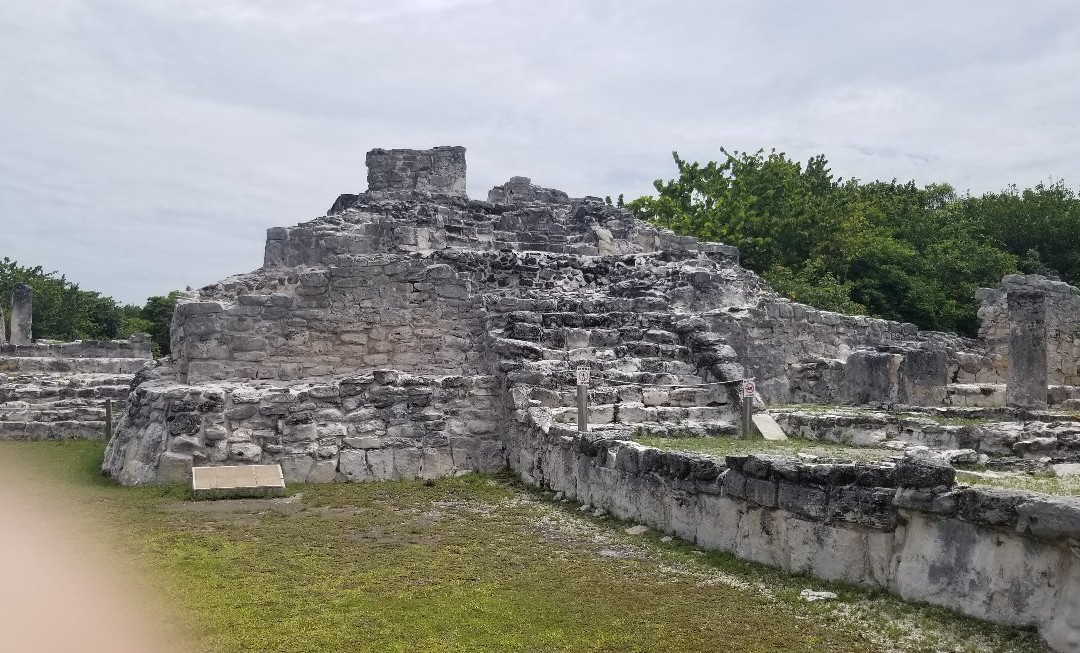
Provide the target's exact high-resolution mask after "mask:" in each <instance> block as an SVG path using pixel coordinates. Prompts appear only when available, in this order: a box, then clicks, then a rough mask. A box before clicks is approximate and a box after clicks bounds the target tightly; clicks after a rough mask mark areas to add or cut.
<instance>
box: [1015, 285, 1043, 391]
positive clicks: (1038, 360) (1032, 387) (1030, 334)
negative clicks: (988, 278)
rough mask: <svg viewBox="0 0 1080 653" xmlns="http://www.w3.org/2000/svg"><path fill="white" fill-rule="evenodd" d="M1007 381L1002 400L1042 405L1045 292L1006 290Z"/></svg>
mask: <svg viewBox="0 0 1080 653" xmlns="http://www.w3.org/2000/svg"><path fill="white" fill-rule="evenodd" d="M1006 302H1007V303H1008V306H1009V382H1008V386H1007V388H1006V393H1005V403H1006V404H1007V405H1009V406H1013V407H1016V408H1028V409H1034V408H1046V395H1047V386H1046V363H1047V361H1046V294H1045V293H1041V292H1024V291H1020V290H1010V291H1009V292H1008V293H1007V296H1006Z"/></svg>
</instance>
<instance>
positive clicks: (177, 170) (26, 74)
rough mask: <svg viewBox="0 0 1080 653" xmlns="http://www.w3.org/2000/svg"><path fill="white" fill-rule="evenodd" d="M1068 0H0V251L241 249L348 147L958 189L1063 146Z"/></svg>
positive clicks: (1070, 71)
mask: <svg viewBox="0 0 1080 653" xmlns="http://www.w3.org/2000/svg"><path fill="white" fill-rule="evenodd" d="M1078 8H1080V4H1078V3H1075V2H1072V1H1069V0H1062V1H1059V2H1052V1H1048V2H1029V3H1019V2H1004V1H990V0H982V1H978V2H943V1H941V0H936V1H933V2H913V1H911V0H908V1H906V2H889V3H879V2H866V1H865V0H858V1H851V2H827V1H821V2H802V1H790V2H749V1H744V2H738V3H736V2H718V1H710V0H701V1H696V2H690V1H687V2H674V1H667V2H660V1H655V2H649V1H640V0H614V1H610V2H608V1H596V0H589V1H585V0H576V1H557V2H544V1H541V0H522V1H520V2H517V1H506V2H503V1H498V0H490V1H489V0H406V1H403V2H390V1H389V0H368V1H348V0H291V1H290V2H281V1H280V0H187V1H184V2H181V1H180V0H175V1H167V0H0V256H8V257H11V258H14V259H16V260H18V261H19V262H20V263H23V264H33V265H42V266H44V267H45V268H48V269H51V270H58V271H60V272H62V273H65V274H67V275H68V277H69V278H70V279H72V280H75V281H78V282H79V283H80V284H81V285H82V287H83V288H86V289H94V290H100V291H102V292H103V293H105V294H109V295H113V296H115V297H116V298H118V299H120V300H122V301H126V302H135V303H140V304H141V303H142V302H143V301H144V300H145V298H146V297H147V296H148V295H153V294H164V293H166V292H168V291H169V290H171V289H174V288H183V287H184V286H187V285H191V286H195V287H198V286H201V285H205V284H207V283H210V282H213V281H215V280H217V279H220V278H223V277H225V276H228V275H230V274H234V273H239V272H246V271H249V270H252V269H255V268H257V267H258V266H259V265H261V263H262V247H263V241H264V237H265V230H266V228H267V227H271V226H281V225H290V224H296V223H298V222H301V221H305V220H308V219H311V218H313V217H316V216H318V215H321V214H323V213H324V212H325V211H326V209H327V208H328V207H329V206H330V204H331V203H332V202H333V200H334V198H335V197H336V196H337V195H338V194H339V193H343V192H359V191H362V190H364V188H365V185H366V181H365V180H366V171H365V168H364V154H365V152H366V151H367V150H369V149H371V148H373V147H417V148H426V147H430V146H433V145H464V146H465V147H466V148H468V162H469V173H468V186H469V194H470V196H472V197H478V198H483V197H486V194H487V190H488V189H489V188H490V187H491V186H493V185H495V184H497V183H501V182H503V181H505V180H506V179H508V178H509V177H510V176H512V175H515V174H521V175H526V176H530V177H532V178H533V180H534V182H536V183H540V184H542V185H545V186H551V187H556V188H561V189H563V190H566V191H567V192H569V193H570V194H571V195H573V196H581V195H600V196H603V195H612V196H614V195H618V194H619V193H624V194H625V195H626V196H627V197H635V196H637V195H640V194H643V193H646V192H649V191H650V190H651V182H652V180H653V179H655V178H657V177H664V178H668V177H670V176H672V175H673V172H674V165H673V163H672V161H671V154H670V153H671V151H672V150H678V151H679V152H680V154H681V155H683V156H684V157H686V158H690V159H697V160H708V159H715V158H716V157H717V156H718V155H719V152H718V150H719V148H720V147H721V146H724V147H727V148H728V149H740V150H756V149H758V148H766V149H769V148H773V147H775V148H777V149H778V150H782V151H785V152H787V153H788V154H789V155H791V156H793V157H795V158H798V159H801V160H805V159H806V158H808V157H810V156H812V155H815V154H819V153H823V154H825V155H826V156H827V157H828V159H829V161H830V163H831V165H832V169H833V171H834V173H835V174H836V175H838V176H843V177H857V178H860V179H864V180H869V179H875V178H881V179H892V178H898V179H901V180H908V179H915V180H916V181H917V182H919V183H920V184H924V183H930V182H935V181H947V182H949V183H952V184H953V185H954V186H956V187H957V189H958V190H961V191H963V190H968V189H970V190H971V191H972V192H973V193H981V192H984V191H989V190H1000V189H1001V188H1003V187H1004V186H1005V185H1007V184H1010V183H1016V184H1018V185H1020V186H1030V185H1034V184H1036V183H1038V182H1040V181H1045V180H1049V179H1058V178H1064V179H1065V180H1066V182H1067V183H1068V184H1069V185H1070V186H1072V187H1073V188H1076V187H1077V181H1078V176H1077V172H1078V171H1077V169H1076V164H1077V162H1078V160H1080V82H1078V81H1077V74H1078V73H1080V15H1078V14H1080V9H1078Z"/></svg>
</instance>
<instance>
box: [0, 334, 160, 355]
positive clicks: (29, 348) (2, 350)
mask: <svg viewBox="0 0 1080 653" xmlns="http://www.w3.org/2000/svg"><path fill="white" fill-rule="evenodd" d="M5 357H12V358H142V359H149V358H150V357H151V355H150V336H148V335H146V334H145V333H136V334H134V335H132V336H131V337H130V338H129V339H127V340H76V341H74V342H36V343H33V344H29V345H11V344H8V345H0V358H5Z"/></svg>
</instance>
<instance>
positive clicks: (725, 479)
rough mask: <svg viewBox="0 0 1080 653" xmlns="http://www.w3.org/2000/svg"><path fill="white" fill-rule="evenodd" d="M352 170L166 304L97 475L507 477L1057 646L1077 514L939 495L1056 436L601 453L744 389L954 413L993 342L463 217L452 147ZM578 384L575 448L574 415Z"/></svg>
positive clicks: (536, 225) (565, 225)
mask: <svg viewBox="0 0 1080 653" xmlns="http://www.w3.org/2000/svg"><path fill="white" fill-rule="evenodd" d="M368 161H369V190H368V192H366V193H361V194H355V195H353V194H346V195H342V196H341V197H339V198H338V199H337V201H336V202H335V203H334V205H333V207H332V208H331V211H330V212H329V214H328V215H326V216H324V217H320V218H317V219H315V220H312V221H310V222H306V223H303V224H300V225H297V226H295V227H285V228H272V229H270V230H268V232H267V241H266V248H265V254H264V265H263V267H262V268H260V269H259V270H256V271H254V272H251V273H248V274H242V275H237V276H234V277H230V278H228V279H225V280H223V281H221V282H218V283H216V284H212V285H210V286H207V287H205V288H202V289H200V290H199V291H195V292H192V293H189V294H188V295H186V296H185V297H183V298H182V299H181V301H180V302H179V304H178V307H177V310H176V314H175V316H174V320H173V325H172V350H173V352H174V353H173V355H174V358H173V360H171V361H168V362H167V364H165V365H161V366H158V367H154V368H148V369H146V370H143V371H142V372H140V374H139V376H138V378H137V379H136V380H135V383H134V384H133V388H132V393H131V395H130V397H131V401H130V404H129V406H128V409H127V411H126V413H125V414H124V416H123V418H122V422H121V424H120V426H119V428H118V429H117V431H116V434H115V436H114V437H113V438H112V439H111V440H110V442H109V445H108V448H107V451H106V457H105V462H104V469H105V471H107V472H108V473H109V474H111V475H112V476H114V477H115V478H117V479H119V480H120V482H122V483H124V484H143V483H153V482H176V481H183V480H184V479H185V477H187V478H190V474H191V468H192V466H193V465H221V464H235V463H244V464H250V463H280V464H281V466H282V471H283V474H284V476H285V478H286V480H289V481H306V482H331V481H372V480H388V479H397V478H435V477H439V476H445V475H450V474H454V473H459V472H462V471H466V470H474V469H475V470H486V471H487V470H496V469H500V468H504V467H506V466H509V467H511V468H512V469H513V470H514V471H515V472H516V473H517V474H518V475H519V476H520V477H521V478H522V479H523V480H524V481H526V482H529V483H533V484H536V485H541V486H545V487H549V488H551V489H552V490H555V491H557V492H559V493H560V494H561V495H562V496H564V497H567V498H573V499H574V500H576V501H578V502H579V503H581V504H583V506H585V509H589V510H592V511H593V512H594V514H612V515H615V516H616V517H619V518H622V519H633V520H634V521H637V522H640V523H641V524H643V525H647V526H651V527H653V528H657V529H659V530H663V531H665V532H667V533H672V534H675V535H678V536H680V537H683V538H685V539H688V540H691V541H695V542H697V543H698V544H699V545H700V546H703V547H707V548H713V549H722V550H726V551H731V552H733V553H734V554H735V555H738V556H739V557H742V558H745V559H749V560H756V561H759V562H762V563H765V564H770V565H774V566H778V567H781V568H783V569H788V570H791V571H795V572H800V573H808V574H811V575H813V576H815V577H818V578H823V579H830V580H844V581H847V582H852V583H858V584H863V585H871V586H874V587H880V588H884V589H887V590H889V591H892V592H894V593H898V594H900V595H902V596H909V597H911V598H917V599H919V600H925V601H929V602H934V603H939V604H943V605H948V606H951V607H954V608H956V609H960V610H962V611H964V612H966V613H968V614H972V615H975V616H978V617H981V618H985V619H992V620H999V621H1004V622H1006V623H1014V624H1017V625H1030V626H1036V627H1039V628H1043V629H1050V628H1054V629H1060V628H1064V629H1065V630H1064V631H1061V632H1064V633H1065V634H1064V635H1060V634H1055V635H1054V637H1057V638H1058V639H1061V638H1062V637H1065V638H1066V639H1067V638H1068V637H1070V636H1071V635H1070V634H1069V633H1071V632H1072V631H1069V628H1072V626H1071V625H1070V624H1071V623H1072V622H1071V621H1069V619H1067V618H1063V617H1061V614H1063V612H1062V611H1067V610H1068V609H1069V608H1068V606H1069V605H1071V603H1069V602H1070V601H1073V602H1075V598H1074V597H1071V595H1069V596H1066V595H1064V594H1062V593H1061V592H1059V591H1058V590H1057V588H1056V586H1054V585H1053V584H1052V583H1050V582H1049V580H1048V579H1050V578H1053V577H1054V575H1053V574H1054V573H1063V572H1064V571H1065V565H1066V561H1067V560H1069V559H1070V558H1069V557H1068V556H1069V555H1072V554H1071V553H1068V546H1069V545H1068V543H1069V542H1072V541H1074V540H1075V539H1076V537H1077V534H1078V533H1080V524H1078V523H1077V514H1078V513H1080V509H1078V508H1077V506H1075V505H1074V504H1073V503H1070V502H1067V501H1065V502H1063V501H1059V500H1058V499H1055V498H1048V497H1045V496H1043V495H1033V493H1017V492H1010V491H990V490H980V489H975V488H966V487H963V486H958V485H956V484H955V472H954V470H953V467H952V465H950V464H949V455H954V456H968V455H969V453H970V452H967V451H960V450H961V449H971V450H972V451H973V452H975V454H976V455H978V454H980V453H982V452H984V451H990V450H991V449H994V448H995V447H1000V448H1002V449H1008V451H1010V452H1011V453H1017V454H1019V455H1043V453H1044V452H1045V450H1047V448H1055V447H1062V446H1064V447H1065V448H1068V447H1071V446H1072V444H1071V443H1072V440H1071V439H1070V436H1068V435H1066V434H1065V433H1064V432H1057V433H1054V434H1053V435H1051V434H1050V433H1049V430H1050V428H1051V427H1050V426H1047V427H1046V428H1045V429H1044V430H1041V431H1040V430H1037V429H1033V428H1029V427H1028V426H1027V425H1018V426H1017V427H1016V428H1014V429H1013V430H1009V429H1005V431H1004V433H1003V434H1002V435H1000V436H994V437H996V438H997V439H996V440H995V439H994V437H991V436H989V435H987V434H985V433H981V432H979V433H973V432H972V431H963V430H961V429H950V428H945V427H944V426H941V427H940V428H937V426H931V425H930V424H924V425H922V426H921V427H920V429H919V432H920V433H922V434H925V439H928V440H929V439H934V438H937V439H938V440H940V442H938V441H936V440H935V442H934V445H935V446H936V447H940V448H945V449H950V450H953V451H952V453H951V454H949V455H945V456H944V457H942V456H940V455H928V456H923V455H917V454H918V453H919V452H917V451H907V453H908V454H911V455H907V456H904V457H902V458H900V459H898V460H895V461H886V462H877V463H862V462H857V463H846V462H821V461H818V462H805V461H800V460H797V459H790V458H782V457H768V456H729V457H727V458H726V459H725V460H718V459H714V458H710V457H708V456H704V455H693V454H685V453H673V452H665V451H660V450H657V449H652V448H648V447H643V446H641V445H638V444H635V443H633V442H631V441H628V440H627V439H625V436H626V435H627V434H630V433H634V432H637V431H642V432H646V431H647V432H654V431H657V430H663V432H664V434H666V435H687V434H690V435H716V434H724V433H732V432H734V430H735V429H734V425H735V423H736V421H737V406H738V404H739V399H738V388H739V384H740V383H741V381H742V380H743V379H744V378H746V377H750V376H753V377H755V378H756V379H757V390H758V396H759V397H760V398H761V399H762V400H765V401H769V402H791V401H800V402H818V403H820V402H836V401H845V402H847V403H851V404H858V405H868V406H875V407H878V406H880V407H884V408H895V406H896V405H900V404H904V403H921V404H930V405H949V404H950V402H956V403H959V402H967V403H969V404H975V403H977V402H978V399H977V397H978V396H983V395H982V392H983V390H982V389H983V388H987V389H989V392H988V393H987V395H986V396H990V397H997V394H998V393H997V390H996V386H997V385H1000V384H1002V383H1003V382H1004V381H1005V370H1003V368H1002V367H1001V365H1000V360H1001V359H1000V356H999V355H998V353H996V352H993V351H991V350H990V349H989V348H988V345H987V343H988V342H991V339H989V338H988V339H985V340H972V339H965V338H960V337H957V336H955V335H950V334H943V333H929V332H920V331H919V330H918V329H916V328H915V326H914V325H911V324H900V323H896V322H889V321H887V320H879V319H873V318H867V317H859V316H846V315H840V314H837V313H831V312H827V311H820V310H816V309H813V308H811V307H808V306H804V305H801V304H797V303H794V302H791V301H788V300H786V299H783V298H781V297H779V296H778V295H777V294H776V293H775V292H774V291H773V290H771V289H770V288H769V287H768V286H767V285H765V284H764V282H763V281H762V280H761V279H760V278H759V277H758V276H757V275H755V274H753V273H751V272H749V271H747V270H745V269H743V268H742V267H740V266H739V265H738V252H737V250H735V249H734V248H731V247H728V246H725V245H722V244H718V243H703V242H699V241H697V240H695V239H693V238H689V237H682V236H676V235H674V234H672V233H671V232H669V231H666V230H664V229H660V228H657V227H655V226H652V225H648V224H645V223H642V222H640V221H637V220H635V219H634V218H633V217H632V216H630V215H629V214H628V213H626V212H625V211H623V210H621V209H619V208H617V207H613V206H610V205H608V204H606V203H604V202H603V201H601V200H599V199H598V198H589V197H586V198H580V199H573V198H569V197H568V196H566V194H565V193H561V192H559V191H555V190H552V189H545V188H542V187H540V186H536V185H533V184H532V182H531V181H530V180H529V179H527V178H523V177H515V178H512V179H511V180H510V181H509V182H507V183H506V184H503V185H501V186H498V187H496V188H495V189H493V190H492V192H491V193H490V194H489V196H488V197H489V201H474V200H469V199H468V198H467V197H465V194H464V190H465V170H464V150H463V149H461V148H435V149H434V150H424V151H412V150H390V151H387V150H375V151H372V152H371V153H370V154H369V157H368ZM1078 292H1080V291H1078ZM995 306H996V304H995ZM1055 310H1056V309H1055ZM986 312H987V314H988V318H992V319H997V317H998V315H999V314H998V313H996V312H994V311H990V310H987V311H986ZM991 313H992V314H993V315H990V314H991ZM1055 333H1057V332H1055ZM1054 338H1057V336H1054ZM1055 342H1057V340H1055ZM1055 351H1061V350H1060V348H1058V347H1057V345H1055ZM1059 358H1060V359H1062V360H1063V359H1064V355H1062V356H1059ZM1055 360H1057V359H1055ZM581 366H588V367H589V368H590V371H591V378H592V381H591V383H590V387H589V401H590V406H589V417H590V427H591V429H592V432H591V433H589V434H585V435H581V434H578V433H577V432H576V430H575V429H574V428H573V425H572V424H571V422H572V415H573V411H574V410H575V409H574V406H575V403H574V402H575V375H574V370H575V369H576V368H578V367H581ZM1059 367H1060V366H1059ZM1059 376H1060V375H1059ZM1052 378H1053V379H1055V380H1056V379H1058V378H1059V377H1058V376H1052ZM1060 380H1061V382H1062V384H1063V386H1069V383H1071V382H1070V381H1068V379H1067V378H1066V377H1061V378H1060ZM1043 385H1044V386H1045V383H1044V384H1043ZM970 387H974V388H976V389H975V390H971V391H969V388H970ZM1070 387H1071V386H1070ZM961 388H964V389H963V390H961ZM1030 394H1033V395H1038V392H1037V390H1032V391H1031V393H1030ZM1057 394H1058V395H1059V396H1060V397H1061V400H1062V401H1068V400H1072V399H1073V398H1074V395H1073V394H1072V391H1071V390H1064V391H1057ZM843 419H846V418H844V417H842V416H841V417H838V418H837V420H836V422H835V426H836V428H837V432H838V433H843V432H845V429H846V428H847V426H848V425H850V424H848V425H845V424H841V423H840V422H841V421H842V420H843ZM782 423H783V422H782ZM784 427H785V428H786V429H788V430H789V431H794V430H797V429H799V428H803V427H807V422H803V423H798V421H797V420H796V419H794V418H792V419H789V420H788V422H787V423H786V424H784ZM899 428H900V425H898V423H897V422H895V421H890V420H889V419H888V418H883V419H882V420H880V423H878V422H873V423H867V424H861V423H860V424H859V425H858V428H857V429H856V430H858V431H859V434H858V435H856V436H853V437H854V439H856V440H859V441H860V442H859V443H860V444H880V443H884V442H889V441H891V442H898V441H900V438H908V434H907V433H906V432H904V433H901V432H900V431H899V430H898V429H899ZM848 430H850V429H848ZM980 433H981V434H980ZM1029 436H1031V437H1029ZM972 438H976V439H978V441H977V442H969V440H971V439H972ZM905 449H908V447H906V445H905ZM1056 450H1057V449H1055V451H1056ZM928 451H929V449H928ZM994 542H997V544H994V545H993V546H998V547H999V549H998V550H995V549H993V548H992V547H991V544H992V543H994ZM973 553H975V554H978V555H975V556H974V557H972V556H970V555H969V554H973ZM1015 556H1019V558H1016V557H1015ZM987 587H989V588H991V589H992V590H993V592H995V594H993V595H992V600H991V602H990V603H989V604H988V603H987V602H986V600H985V597H986V592H985V591H984V589H985V588H987ZM1009 587H1013V588H1018V589H1015V590H1014V594H1008V591H1009V590H1008V588H1009ZM971 588H977V589H975V590H972V589H971ZM998 593H1000V596H999V595H998ZM1061 624H1065V626H1061ZM1047 632H1050V631H1049V630H1047ZM1054 632H1055V633H1057V632H1058V631H1056V630H1055V631H1054ZM1062 641H1064V640H1062Z"/></svg>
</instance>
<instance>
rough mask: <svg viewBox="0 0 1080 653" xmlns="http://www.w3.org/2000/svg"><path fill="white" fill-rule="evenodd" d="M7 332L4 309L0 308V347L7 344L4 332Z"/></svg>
mask: <svg viewBox="0 0 1080 653" xmlns="http://www.w3.org/2000/svg"><path fill="white" fill-rule="evenodd" d="M6 330H7V322H5V321H4V307H3V306H0V346H3V345H4V343H6V342H7V336H6V335H5V334H4V332H5V331H6Z"/></svg>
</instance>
